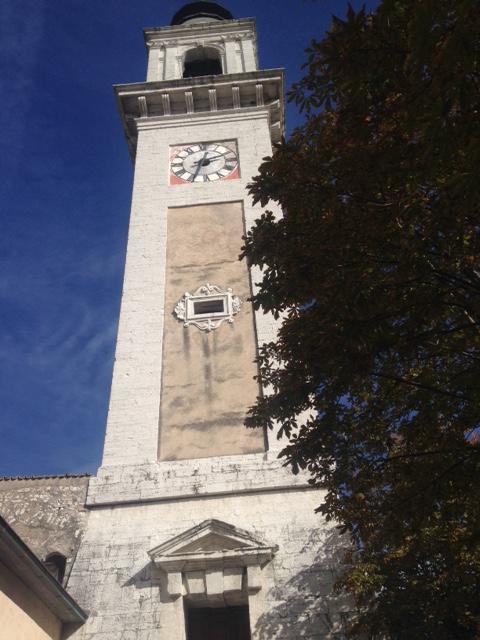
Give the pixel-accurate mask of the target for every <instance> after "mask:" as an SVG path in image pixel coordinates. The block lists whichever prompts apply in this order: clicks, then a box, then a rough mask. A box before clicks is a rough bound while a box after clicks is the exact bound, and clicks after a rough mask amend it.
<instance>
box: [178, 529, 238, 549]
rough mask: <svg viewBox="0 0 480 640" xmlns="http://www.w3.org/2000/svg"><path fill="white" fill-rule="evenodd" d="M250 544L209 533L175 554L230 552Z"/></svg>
mask: <svg viewBox="0 0 480 640" xmlns="http://www.w3.org/2000/svg"><path fill="white" fill-rule="evenodd" d="M247 546H248V544H247V543H245V542H243V541H242V542H240V541H239V540H237V539H232V538H229V537H227V536H222V535H219V534H218V533H207V534H206V535H204V536H202V537H200V538H198V540H194V541H193V542H190V543H189V544H186V545H185V546H184V547H182V548H181V549H179V550H178V551H176V552H175V554H178V553H197V552H199V551H205V552H208V551H228V550H231V549H239V548H240V547H247Z"/></svg>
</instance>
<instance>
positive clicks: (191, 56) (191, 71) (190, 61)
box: [183, 47, 223, 78]
mask: <svg viewBox="0 0 480 640" xmlns="http://www.w3.org/2000/svg"><path fill="white" fill-rule="evenodd" d="M222 73H223V70H222V61H221V59H220V53H219V52H218V50H217V49H214V48H213V47H196V48H195V49H190V51H187V54H186V56H185V63H184V66H183V77H184V78H195V77H197V76H218V75H220V74H222Z"/></svg>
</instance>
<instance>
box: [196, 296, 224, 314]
mask: <svg viewBox="0 0 480 640" xmlns="http://www.w3.org/2000/svg"><path fill="white" fill-rule="evenodd" d="M193 313H194V314H195V315H196V316H201V315H209V316H210V315H212V313H225V300H224V299H223V298H218V299H217V300H215V299H214V300H198V301H196V302H194V303H193Z"/></svg>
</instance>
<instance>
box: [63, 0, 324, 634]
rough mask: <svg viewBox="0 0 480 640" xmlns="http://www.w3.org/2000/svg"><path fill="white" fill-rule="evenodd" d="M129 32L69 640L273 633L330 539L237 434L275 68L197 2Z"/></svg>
mask: <svg viewBox="0 0 480 640" xmlns="http://www.w3.org/2000/svg"><path fill="white" fill-rule="evenodd" d="M144 35H145V44H146V48H147V54H148V65H147V80H146V82H139V83H135V84H127V85H116V86H115V87H114V90H115V95H116V99H117V105H118V110H119V113H120V117H121V121H122V125H123V129H124V132H125V136H126V139H127V143H128V148H129V153H130V156H131V159H132V162H133V163H134V168H135V172H134V184H133V195H132V206H131V217H130V227H129V233H128V245H127V256H126V265H125V277H124V284H123V295H122V304H121V311H120V320H119V328H118V336H117V346H116V354H115V364H114V371H113V379H112V389H111V397H110V406H109V414H108V420H107V430H106V436H105V447H104V453H103V460H102V464H101V467H100V469H99V470H98V473H97V475H96V476H95V477H94V478H92V479H91V481H90V485H89V491H88V498H87V507H88V508H89V520H88V526H87V530H86V534H85V537H84V540H83V543H82V545H81V548H80V552H79V555H78V558H77V561H76V563H75V565H74V567H73V571H72V575H71V578H70V582H69V588H70V589H71V591H72V593H73V595H74V596H75V597H76V599H77V600H78V601H79V602H80V604H81V605H82V606H83V607H84V608H85V609H87V610H88V611H90V617H89V620H88V622H87V623H86V625H85V627H84V628H83V630H82V631H79V632H78V636H75V637H79V638H80V637H82V638H85V639H88V640H91V639H93V638H97V637H98V638H99V639H100V638H101V639H102V640H103V638H105V640H106V639H107V638H108V640H111V639H116V638H118V639H119V640H120V638H122V639H123V638H127V637H128V638H132V639H133V638H135V640H152V639H153V638H155V639H156V640H157V639H158V640H202V639H203V638H206V637H207V636H206V635H205V634H208V633H209V634H210V635H209V636H208V637H209V638H210V636H211V638H212V640H216V639H217V638H218V639H219V640H220V639H221V640H227V639H229V638H237V639H238V640H254V639H257V638H258V640H260V639H261V638H264V637H269V638H270V637H271V638H273V637H276V636H275V634H274V633H273V632H268V633H267V635H265V633H266V631H265V630H266V629H267V627H268V626H269V625H270V624H273V625H274V626H275V624H276V623H275V620H276V619H277V618H278V616H279V615H280V614H279V613H278V612H279V611H280V610H282V611H283V609H282V606H283V605H282V600H284V602H285V606H286V607H287V609H286V610H288V606H290V605H289V604H288V605H287V603H292V594H291V593H289V588H290V587H288V585H289V584H291V580H292V579H293V577H294V576H295V575H297V574H298V573H299V572H301V571H302V570H303V569H302V568H304V569H305V571H307V569H309V567H310V566H311V564H312V562H313V559H314V558H315V557H316V554H317V553H318V552H319V546H318V540H319V537H320V538H321V537H322V536H323V537H325V535H326V532H327V530H328V527H327V525H326V524H325V523H323V522H321V521H320V519H319V516H318V515H316V514H315V513H314V510H315V508H316V507H317V506H318V504H319V503H320V501H321V495H320V494H319V492H314V491H312V489H311V488H310V487H309V486H308V483H307V482H306V479H305V478H304V477H301V476H293V475H292V474H291V473H290V471H289V470H286V469H285V468H284V467H283V466H282V463H281V462H280V461H279V460H278V458H277V456H278V448H279V445H278V443H277V440H276V438H275V436H273V438H272V437H271V436H272V434H268V433H266V432H262V431H261V430H248V429H246V428H245V426H244V419H245V416H246V414H247V411H248V408H249V407H250V406H251V405H252V404H253V403H254V402H255V399H256V397H257V396H258V395H260V394H261V393H263V392H264V390H263V389H262V388H261V386H260V383H259V381H258V379H257V378H256V376H257V368H256V364H255V358H256V353H257V349H258V348H259V346H260V345H261V344H262V343H264V342H266V341H269V340H272V339H273V338H274V337H275V331H276V324H275V321H274V319H273V318H272V317H270V316H268V315H264V314H263V313H262V312H256V311H255V310H254V309H253V307H252V305H251V303H250V301H249V299H250V297H251V294H252V287H255V282H256V281H258V280H259V276H260V274H259V273H258V272H255V271H254V270H253V269H252V270H250V269H249V267H248V265H247V264H246V262H245V261H239V259H238V256H239V253H240V249H241V245H242V236H243V235H244V234H245V233H246V231H248V229H249V227H250V226H251V225H252V224H253V223H254V221H255V219H256V218H257V217H259V215H261V208H260V207H259V205H256V206H253V204H252V202H251V199H250V198H249V196H248V193H247V185H248V183H249V182H250V181H251V179H252V177H253V176H255V175H256V174H257V172H258V167H259V165H260V164H261V162H262V159H263V158H264V157H265V156H267V155H270V154H271V153H272V143H273V142H275V141H277V140H279V139H280V137H281V135H282V133H283V129H284V77H283V71H282V70H281V69H269V70H261V69H259V66H258V56H257V44H256V28H255V21H254V20H253V19H250V18H248V19H234V18H233V16H232V15H231V14H230V12H229V11H227V10H226V9H225V8H223V7H221V6H220V5H218V4H216V3H213V2H193V3H191V4H187V5H186V6H184V7H182V8H180V10H179V11H178V12H177V13H176V14H175V16H174V17H173V20H172V23H171V25H170V26H167V27H160V28H152V29H146V30H145V32H144ZM279 215H280V213H279ZM325 571H326V573H325V576H327V577H328V580H330V582H331V571H332V570H331V569H330V568H328V570H327V569H326V570H325ZM329 572H330V573H329ZM325 576H323V578H324V581H325V580H326V578H325ZM328 580H327V582H328ZM330 582H329V584H330ZM303 599H304V598H303V597H302V601H303ZM277 608H278V611H277ZM297 608H298V603H297ZM292 615H293V614H292ZM329 615H330V613H329ZM276 616H277V618H276ZM278 619H280V618H278ZM262 625H263V626H262ZM265 625H266V626H265ZM202 630H203V631H202ZM295 633H296V632H294V633H293V635H292V636H291V637H292V638H293V637H297V636H295ZM82 634H83V635H82ZM129 634H130V635H129ZM235 634H237V635H235ZM262 634H263V635H262ZM307 636H308V634H307ZM286 637H290V636H289V635H288V634H285V633H284V634H283V635H282V638H286ZM315 637H316V638H318V637H321V636H318V635H316V636H315ZM326 637H327V635H325V638H326Z"/></svg>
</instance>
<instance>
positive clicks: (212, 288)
mask: <svg viewBox="0 0 480 640" xmlns="http://www.w3.org/2000/svg"><path fill="white" fill-rule="evenodd" d="M215 303H216V304H215ZM241 306H242V301H241V300H240V298H239V297H238V296H235V295H233V293H232V289H230V288H228V289H221V288H220V287H217V286H216V285H213V284H209V283H208V282H207V284H204V285H202V286H201V287H199V288H198V289H197V290H196V291H195V292H194V293H193V294H192V293H188V291H187V292H186V293H185V294H184V295H183V297H182V298H181V299H180V300H179V301H178V303H177V305H176V306H175V309H174V314H175V315H176V317H177V318H178V319H179V320H182V321H183V326H184V327H188V326H189V325H191V324H193V325H194V326H196V327H197V328H198V329H200V330H201V331H212V330H213V329H217V328H218V327H219V326H220V325H221V324H222V322H224V321H225V320H226V321H227V322H228V323H230V324H232V323H233V316H235V315H236V314H237V313H238V312H239V311H240V308H241Z"/></svg>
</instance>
